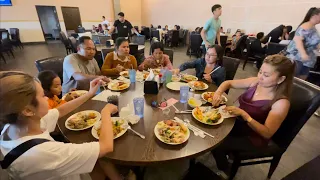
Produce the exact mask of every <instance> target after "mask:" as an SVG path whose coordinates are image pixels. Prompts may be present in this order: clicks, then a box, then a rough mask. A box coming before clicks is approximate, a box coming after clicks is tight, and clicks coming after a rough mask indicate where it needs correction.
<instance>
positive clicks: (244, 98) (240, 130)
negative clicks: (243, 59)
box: [212, 55, 295, 172]
mask: <svg viewBox="0 0 320 180" xmlns="http://www.w3.org/2000/svg"><path fill="white" fill-rule="evenodd" d="M294 68H295V65H294V63H292V62H291V61H290V59H288V58H287V57H285V56H282V55H271V56H268V57H266V58H265V60H264V62H263V64H262V66H261V68H260V71H259V73H258V76H257V77H252V78H247V79H239V80H230V81H225V82H223V83H222V84H221V85H220V86H219V88H218V89H217V91H216V92H215V93H214V97H213V103H212V104H213V106H218V105H219V104H220V102H221V95H222V94H223V93H224V92H225V91H226V90H228V89H230V88H234V89H246V91H245V92H244V93H243V94H242V95H241V96H240V97H239V99H238V101H239V104H240V106H239V107H235V106H229V107H226V108H225V110H226V111H227V112H228V113H230V114H231V115H234V116H238V118H237V119H236V123H235V125H234V127H233V129H232V131H231V132H230V134H229V135H228V137H226V139H225V140H224V141H223V142H222V143H221V144H220V145H219V146H218V147H217V148H215V149H214V150H213V151H212V153H213V156H214V158H215V159H216V163H217V166H218V168H219V169H220V170H222V171H225V172H226V171H228V167H229V165H228V160H227V157H226V156H227V155H228V154H229V153H241V152H246V151H255V150H259V148H265V147H266V146H267V145H268V142H269V140H270V139H271V138H272V136H273V135H274V134H275V133H276V131H277V130H278V129H279V128H280V126H281V124H282V122H283V121H284V119H285V118H286V116H287V114H288V111H289V108H290V102H289V98H290V94H291V87H292V84H293V74H294Z"/></svg>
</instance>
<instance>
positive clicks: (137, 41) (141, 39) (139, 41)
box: [132, 36, 146, 45]
mask: <svg viewBox="0 0 320 180" xmlns="http://www.w3.org/2000/svg"><path fill="white" fill-rule="evenodd" d="M145 39H146V37H145V36H133V37H132V42H133V43H135V44H138V45H144V43H145V41H146V40H145Z"/></svg>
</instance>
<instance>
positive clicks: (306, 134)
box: [0, 43, 320, 180]
mask: <svg viewBox="0 0 320 180" xmlns="http://www.w3.org/2000/svg"><path fill="white" fill-rule="evenodd" d="M149 48H150V45H149V43H146V48H145V49H146V51H145V53H146V54H147V53H149ZM65 52H66V51H65V49H64V46H63V44H61V43H50V44H38V45H25V47H24V49H22V50H19V49H16V50H15V51H14V53H15V59H13V58H12V57H11V58H8V57H7V56H5V57H6V59H7V64H5V63H4V62H3V61H2V60H0V70H22V71H24V72H27V73H30V74H32V75H36V74H37V69H36V67H35V64H34V62H35V60H37V59H42V58H47V57H50V56H65ZM173 59H174V63H173V64H174V67H178V66H179V65H180V64H181V63H183V62H185V61H190V60H193V59H194V57H192V58H191V59H190V58H189V56H187V55H186V47H179V48H174V58H173ZM257 72H258V70H257V69H256V68H255V67H253V64H250V63H249V64H247V66H246V68H245V70H242V63H241V64H240V66H239V68H238V71H237V73H236V76H235V79H241V78H247V77H251V76H255V75H256V74H257ZM242 92H243V91H242V90H231V91H230V93H229V95H230V97H231V98H230V99H231V100H232V101H235V100H236V99H237V97H238V96H239V95H240V94H241V93H242ZM319 154H320V118H319V117H316V116H314V115H313V116H312V117H311V118H310V120H309V121H308V122H307V123H306V124H305V126H304V127H303V128H302V130H301V131H300V133H299V134H298V135H297V136H296V138H295V139H294V140H293V142H292V143H291V145H290V147H289V148H288V150H287V151H286V152H285V153H284V155H283V156H282V158H281V161H280V164H279V165H278V167H277V169H276V171H275V172H274V174H273V176H272V178H271V179H272V180H278V179H282V178H283V177H284V176H286V175H287V174H289V173H290V172H292V171H294V170H295V169H297V168H299V167H300V166H302V165H303V164H305V163H306V162H308V161H310V160H311V159H313V158H315V157H316V156H318V155H319ZM198 160H199V161H201V162H202V163H203V164H205V165H206V166H208V167H210V168H211V169H216V166H215V161H214V159H213V157H212V156H211V154H205V155H203V156H201V157H199V158H198ZM187 169H188V161H184V162H174V163H170V164H163V165H161V166H152V167H149V168H147V170H146V174H145V180H178V179H180V177H181V176H182V175H183V174H184V173H185V171H186V170H187ZM268 170H269V164H262V165H252V166H245V167H241V168H239V170H238V173H237V175H236V177H235V180H263V179H266V177H267V173H268ZM5 174H6V173H5V172H3V171H2V170H1V168H0V179H1V180H6V179H7V178H6V177H7V176H6V175H5Z"/></svg>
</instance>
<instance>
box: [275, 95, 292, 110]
mask: <svg viewBox="0 0 320 180" xmlns="http://www.w3.org/2000/svg"><path fill="white" fill-rule="evenodd" d="M289 108H290V101H289V100H288V99H285V98H284V99H279V100H278V101H276V102H275V103H273V105H272V109H273V110H277V111H288V110H289Z"/></svg>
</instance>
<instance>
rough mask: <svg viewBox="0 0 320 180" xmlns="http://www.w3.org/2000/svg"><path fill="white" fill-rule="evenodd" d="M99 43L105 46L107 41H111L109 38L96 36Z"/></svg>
mask: <svg viewBox="0 0 320 180" xmlns="http://www.w3.org/2000/svg"><path fill="white" fill-rule="evenodd" d="M98 39H99V43H100V44H102V45H106V43H107V41H108V40H110V39H111V37H110V36H98Z"/></svg>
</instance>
